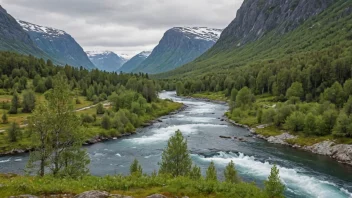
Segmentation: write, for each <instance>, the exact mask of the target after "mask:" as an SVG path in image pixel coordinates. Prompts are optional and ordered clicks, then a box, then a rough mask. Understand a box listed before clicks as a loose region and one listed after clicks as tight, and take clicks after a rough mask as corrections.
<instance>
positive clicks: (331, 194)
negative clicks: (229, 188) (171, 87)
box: [0, 92, 352, 198]
mask: <svg viewBox="0 0 352 198" xmlns="http://www.w3.org/2000/svg"><path fill="white" fill-rule="evenodd" d="M159 96H160V98H163V99H171V100H174V101H177V102H181V103H184V104H185V105H187V108H186V109H185V110H183V111H181V112H179V113H177V114H173V115H168V116H164V117H162V118H161V120H162V122H158V123H155V124H153V125H152V126H149V127H146V128H143V129H138V131H137V134H136V135H133V136H130V137H125V138H122V139H117V140H111V141H107V142H102V143H98V144H94V145H91V146H88V147H86V149H87V150H88V152H89V155H90V158H91V164H90V170H91V173H92V174H93V175H98V176H104V175H114V174H128V172H129V166H130V164H131V162H132V161H133V160H134V158H137V159H138V160H139V162H140V163H141V164H142V167H143V170H144V172H146V173H152V172H153V171H154V170H158V167H159V166H158V162H159V161H160V160H161V153H162V150H163V149H164V148H165V146H166V145H167V140H168V139H169V137H170V136H171V135H173V134H174V132H175V131H176V130H178V129H179V130H181V132H182V133H183V135H184V136H185V138H186V139H187V141H188V147H189V150H190V152H191V156H192V160H193V162H194V163H195V164H197V165H198V166H200V167H201V169H202V173H203V175H204V174H205V171H206V168H207V167H208V165H209V163H210V162H211V161H214V163H215V165H216V167H217V170H218V177H219V179H222V178H223V174H222V173H223V170H224V168H225V166H226V165H227V164H228V163H229V162H230V161H231V160H233V161H234V163H235V166H236V169H237V170H238V172H239V175H240V177H241V178H242V179H243V180H244V181H247V182H255V183H257V184H258V185H259V186H261V187H262V186H263V181H264V180H265V179H266V178H267V177H268V175H269V173H270V169H271V167H272V165H273V164H277V165H278V168H279V169H280V177H281V179H282V181H283V183H284V184H285V185H286V192H285V194H286V196H287V197H320V198H340V197H352V167H350V166H347V165H343V164H340V163H338V162H336V161H334V160H332V159H330V158H328V157H326V156H319V155H315V154H312V153H308V152H305V151H300V150H296V149H293V148H289V147H286V146H282V145H274V144H270V143H267V142H265V141H263V140H261V139H257V138H255V137H249V135H250V133H249V131H247V130H246V129H243V128H240V127H236V126H233V125H231V124H229V123H228V122H226V121H224V120H222V118H223V115H224V113H225V111H227V109H228V106H227V105H224V104H215V103H211V102H205V101H201V100H196V99H189V98H181V97H177V96H176V94H175V92H162V93H160V94H159ZM219 136H231V137H234V136H235V137H238V138H243V139H244V140H245V141H243V142H242V141H238V140H234V139H223V138H220V137H219ZM27 160H28V154H21V155H14V156H5V157H0V172H1V173H6V172H12V173H23V169H24V167H25V164H26V162H27Z"/></svg>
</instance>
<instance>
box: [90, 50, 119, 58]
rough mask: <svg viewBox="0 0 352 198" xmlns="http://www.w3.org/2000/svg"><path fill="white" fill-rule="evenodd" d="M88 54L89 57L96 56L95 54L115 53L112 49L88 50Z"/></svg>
mask: <svg viewBox="0 0 352 198" xmlns="http://www.w3.org/2000/svg"><path fill="white" fill-rule="evenodd" d="M86 54H87V55H88V57H94V56H106V55H109V54H114V52H112V51H86Z"/></svg>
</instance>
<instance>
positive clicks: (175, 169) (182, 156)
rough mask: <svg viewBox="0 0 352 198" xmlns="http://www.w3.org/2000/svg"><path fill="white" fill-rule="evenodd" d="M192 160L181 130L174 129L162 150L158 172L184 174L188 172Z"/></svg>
mask: <svg viewBox="0 0 352 198" xmlns="http://www.w3.org/2000/svg"><path fill="white" fill-rule="evenodd" d="M191 166H192V160H191V157H190V154H189V151H188V149H187V141H186V140H185V139H184V137H183V136H182V133H181V131H179V130H178V131H176V132H175V135H173V136H172V137H171V138H170V139H169V141H168V143H167V148H166V149H165V150H164V151H163V154H162V161H161V163H160V171H159V172H160V173H163V174H171V175H172V176H174V177H177V176H186V175H188V174H189V172H190V170H191Z"/></svg>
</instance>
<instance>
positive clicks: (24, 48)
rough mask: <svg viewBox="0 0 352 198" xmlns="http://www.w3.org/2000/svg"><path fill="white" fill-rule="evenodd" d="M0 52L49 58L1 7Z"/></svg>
mask: <svg viewBox="0 0 352 198" xmlns="http://www.w3.org/2000/svg"><path fill="white" fill-rule="evenodd" d="M0 50H1V51H13V52H18V53H21V54H32V55H34V56H38V57H41V58H49V56H47V55H46V54H45V53H44V52H43V51H41V50H40V49H39V48H38V47H37V46H36V45H35V44H34V42H33V41H32V39H31V38H30V36H29V35H28V34H27V32H26V31H24V30H23V29H22V27H21V26H20V25H19V24H18V23H17V21H16V19H14V18H13V17H12V16H11V15H10V14H8V13H7V11H6V10H5V9H4V8H2V7H1V6H0Z"/></svg>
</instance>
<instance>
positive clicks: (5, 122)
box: [1, 112, 9, 124]
mask: <svg viewBox="0 0 352 198" xmlns="http://www.w3.org/2000/svg"><path fill="white" fill-rule="evenodd" d="M1 119H2V123H3V124H7V123H8V122H9V121H8V118H7V114H6V112H4V113H3V114H2V117H1Z"/></svg>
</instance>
